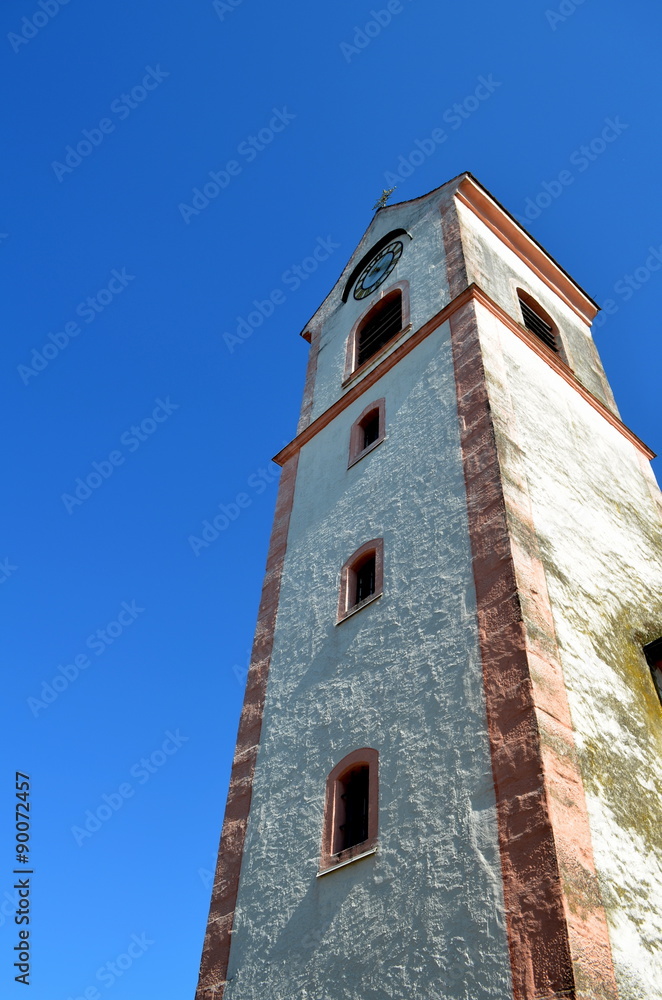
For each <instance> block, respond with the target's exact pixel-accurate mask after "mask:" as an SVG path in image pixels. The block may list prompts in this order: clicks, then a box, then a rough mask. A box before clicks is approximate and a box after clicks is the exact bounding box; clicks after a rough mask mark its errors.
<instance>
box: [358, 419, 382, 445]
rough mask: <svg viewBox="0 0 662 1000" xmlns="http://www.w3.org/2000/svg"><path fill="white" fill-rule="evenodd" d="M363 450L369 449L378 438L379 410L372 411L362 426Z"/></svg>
mask: <svg viewBox="0 0 662 1000" xmlns="http://www.w3.org/2000/svg"><path fill="white" fill-rule="evenodd" d="M362 430H363V448H364V449H365V448H369V447H370V445H371V444H372V443H373V441H376V440H377V438H378V437H379V410H373V411H372V413H371V414H370V416H369V417H368V419H367V420H366V422H365V423H364V424H363V428H362Z"/></svg>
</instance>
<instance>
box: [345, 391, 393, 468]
mask: <svg viewBox="0 0 662 1000" xmlns="http://www.w3.org/2000/svg"><path fill="white" fill-rule="evenodd" d="M385 436H386V400H385V398H384V397H383V396H382V398H381V399H375V400H373V402H372V403H369V404H368V406H366V407H365V409H364V410H363V411H362V413H361V414H360V415H359V416H358V417H357V418H356V420H355V421H354V423H353V424H352V429H351V431H350V432H349V461H348V463H347V468H348V469H349V468H351V467H352V465H355V464H356V463H357V462H358V461H359V460H360V459H362V458H363V456H364V455H367V454H368V452H371V451H373V449H375V448H376V447H377V445H379V444H381V443H382V441H383V440H384V438H385ZM366 441H367V442H368V443H367V444H366Z"/></svg>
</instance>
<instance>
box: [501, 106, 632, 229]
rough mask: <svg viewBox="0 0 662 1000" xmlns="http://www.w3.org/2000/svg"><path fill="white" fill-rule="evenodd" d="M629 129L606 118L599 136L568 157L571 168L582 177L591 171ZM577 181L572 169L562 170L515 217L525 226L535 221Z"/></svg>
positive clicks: (618, 118)
mask: <svg viewBox="0 0 662 1000" xmlns="http://www.w3.org/2000/svg"><path fill="white" fill-rule="evenodd" d="M629 127H630V126H629V125H627V124H626V123H625V122H622V121H621V119H620V117H619V115H616V116H615V117H614V118H605V121H604V128H603V129H602V131H601V132H600V134H599V135H596V136H595V138H593V139H591V141H590V142H588V143H585V144H584V145H582V146H579V148H578V149H574V150H573V151H572V153H571V154H570V156H569V157H568V159H569V162H570V163H571V164H572V166H573V167H576V168H577V171H576V172H577V173H578V174H583V173H584V171H586V170H588V168H589V167H590V166H591V164H592V163H595V161H596V160H597V159H599V157H601V156H602V154H603V153H604V152H605V150H606V149H607V148H608V147H609V146H610V145H611V143H612V142H615V141H616V139H618V137H619V136H620V135H622V134H623V132H625V130H626V129H627V128H629ZM574 182H575V174H574V173H573V171H572V170H561V171H560V173H559V174H558V175H557V177H556V178H555V179H553V180H551V181H543V182H542V184H541V188H542V190H541V191H539V192H538V193H537V194H536V195H534V196H533V197H529V198H527V199H526V201H525V202H524V212H523V213H522V215H521V216H520V215H517V213H516V212H513V215H514V216H515V218H516V219H517V221H518V222H521V223H522V225H524V226H525V225H526V224H527V222H533V221H534V220H535V219H538V218H539V217H540V216H541V215H542V213H543V212H544V211H545V209H546V208H549V206H550V205H551V204H552V202H554V201H555V200H556V199H557V198H560V197H561V195H562V194H563V192H564V191H565V189H566V188H567V187H569V186H570V185H571V184H574Z"/></svg>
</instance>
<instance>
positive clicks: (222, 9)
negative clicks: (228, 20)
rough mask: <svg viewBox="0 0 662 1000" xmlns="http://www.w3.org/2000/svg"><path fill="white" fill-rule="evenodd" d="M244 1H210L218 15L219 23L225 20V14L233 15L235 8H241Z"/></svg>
mask: <svg viewBox="0 0 662 1000" xmlns="http://www.w3.org/2000/svg"><path fill="white" fill-rule="evenodd" d="M243 2H244V0H212V7H213V8H214V10H215V11H216V13H217V14H218V17H219V19H220V20H221V21H224V20H225V17H226V15H227V14H234V12H235V10H236V9H237V7H241V5H242V3H243Z"/></svg>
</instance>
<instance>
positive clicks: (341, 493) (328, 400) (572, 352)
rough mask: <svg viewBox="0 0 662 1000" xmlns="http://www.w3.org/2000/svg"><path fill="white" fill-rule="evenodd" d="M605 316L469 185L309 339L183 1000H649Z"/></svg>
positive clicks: (374, 254) (651, 769)
mask: <svg viewBox="0 0 662 1000" xmlns="http://www.w3.org/2000/svg"><path fill="white" fill-rule="evenodd" d="M596 312H597V306H596V305H595V303H594V302H593V301H592V300H591V299H590V298H589V296H588V295H587V294H586V293H585V292H584V291H583V290H582V289H581V288H580V287H579V285H578V284H577V283H576V282H575V281H574V280H573V279H572V278H571V277H570V276H569V275H568V274H567V273H566V272H565V271H564V270H563V269H562V268H561V267H560V266H559V265H558V264H557V263H556V262H555V261H554V260H553V259H552V258H551V257H550V256H549V254H547V253H546V251H545V250H543V249H542V247H541V246H540V245H539V244H538V243H536V242H535V240H533V239H532V238H531V237H530V236H529V235H528V234H527V233H526V232H525V231H524V230H523V229H522V228H521V226H519V224H518V223H517V222H516V221H515V220H514V219H513V218H512V216H510V215H509V214H508V212H507V211H506V210H505V209H503V208H502V207H501V206H500V205H499V204H498V203H497V202H496V201H495V200H494V199H493V198H492V196H491V195H490V194H489V193H488V192H487V191H486V190H485V189H484V188H483V187H482V186H481V185H480V184H479V183H478V182H477V181H476V180H475V179H474V178H473V177H472V176H471V175H469V174H463V175H461V176H460V177H457V178H455V179H454V180H452V181H449V182H448V183H447V184H445V185H443V186H442V187H440V188H438V189H437V190H435V191H433V192H431V193H430V194H428V195H425V196H423V197H421V198H417V199H414V200H413V201H409V202H404V203H401V204H397V205H392V206H387V207H385V208H382V209H380V210H379V211H377V213H376V215H375V216H374V218H373V220H372V222H371V224H370V225H369V227H368V229H367V231H366V233H365V235H364V237H363V239H362V240H361V243H360V244H359V246H358V247H357V249H356V251H355V252H354V254H353V255H352V257H351V259H350V260H349V262H348V263H347V266H346V267H345V269H344V271H343V273H342V274H341V276H340V278H339V280H338V282H337V284H336V285H335V286H334V288H333V290H332V291H331V292H330V294H329V295H328V297H327V298H326V299H325V301H324V302H323V303H322V305H321V306H320V308H319V310H318V311H317V312H316V314H315V315H314V316H313V318H312V319H311V321H310V323H309V324H308V325H307V326H306V328H305V330H304V331H303V336H304V337H305V338H306V339H307V340H308V341H309V342H310V357H309V365H308V373H307V379H306V386H305V391H304V399H303V406H302V411H301V417H300V421H299V426H298V430H297V434H296V437H295V438H294V439H293V440H292V442H291V443H290V444H289V445H287V446H286V447H285V448H284V449H283V450H282V451H281V452H280V454H279V455H278V456H277V461H278V462H279V463H280V464H281V465H282V467H283V473H282V477H281V483H280V487H279V495H278V501H277V508H276V515H275V522H274V528H273V534H272V539H271V545H270V551H269V556H268V562H267V571H266V578H265V583H264V589H263V594H262V601H261V605H260V610H259V617H258V624H257V631H256V638H255V644H254V649H253V657H252V663H251V668H250V672H249V676H248V682H247V689H246V696H245V703H244V709H243V713H242V717H241V722H240V727H239V735H238V740H237V749H236V755H235V760H234V765H233V771H232V777H231V783H230V791H229V795H228V802H227V808H226V814H225V821H224V826H223V833H222V837H221V846H220V852H219V862H218V868H217V872H216V878H215V882H214V888H213V895H212V903H211V910H210V914H209V921H208V925H207V933H206V937H205V942H204V948H203V955H202V965H201V972H200V980H199V985H198V991H197V994H196V998H197V1000H220V998H221V997H224V998H225V1000H266V998H268V1000H293V998H296V1000H389V998H393V1000H411V998H414V997H415V998H425V1000H504V998H508V997H513V998H517V1000H541V998H552V997H556V998H563V1000H569V998H582V1000H588V998H591V1000H593V998H595V1000H598V998H600V1000H615V998H616V997H619V998H621V1000H634V998H636V1000H660V998H662V945H661V940H662V867H661V863H660V859H662V806H661V795H660V792H661V790H662V789H661V784H662V782H661V779H660V766H659V762H660V759H661V758H662V708H661V705H660V695H659V691H658V687H657V686H656V679H657V680H658V682H659V679H660V677H662V673H661V670H662V643H660V642H659V641H658V640H660V638H661V636H662V546H661V540H660V525H661V522H662V517H661V515H662V503H661V499H660V493H659V490H658V488H657V485H656V482H655V479H654V477H653V474H652V472H651V469H650V465H649V462H650V459H651V458H652V457H653V456H652V453H651V452H650V450H649V449H648V448H647V447H646V445H645V444H643V443H642V442H641V441H640V440H639V439H638V438H637V437H636V435H635V434H634V433H633V432H632V431H630V430H629V429H628V428H627V427H626V426H625V425H624V424H623V423H622V421H621V420H620V417H619V415H618V411H617V409H616V405H615V403H614V399H613V396H612V393H611V390H610V387H609V385H608V382H607V380H606V377H605V374H604V371H603V368H602V365H601V363H600V360H599V357H598V353H597V351H596V348H595V345H594V343H593V340H592V337H591V332H590V326H591V322H592V320H593V318H594V317H595V314H596ZM626 349H627V345H623V350H626Z"/></svg>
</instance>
